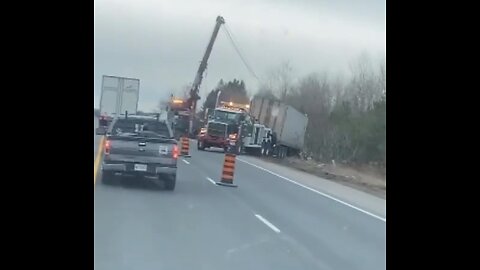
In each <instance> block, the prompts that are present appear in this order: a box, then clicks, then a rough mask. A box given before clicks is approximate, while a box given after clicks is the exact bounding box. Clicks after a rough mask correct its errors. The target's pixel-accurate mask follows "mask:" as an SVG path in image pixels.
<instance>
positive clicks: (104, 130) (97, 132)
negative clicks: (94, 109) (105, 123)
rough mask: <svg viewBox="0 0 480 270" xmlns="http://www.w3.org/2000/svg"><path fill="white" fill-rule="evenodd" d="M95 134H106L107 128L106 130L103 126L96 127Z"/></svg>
mask: <svg viewBox="0 0 480 270" xmlns="http://www.w3.org/2000/svg"><path fill="white" fill-rule="evenodd" d="M95 134H97V135H106V134H107V130H106V129H105V128H104V127H98V128H97V129H96V130H95Z"/></svg>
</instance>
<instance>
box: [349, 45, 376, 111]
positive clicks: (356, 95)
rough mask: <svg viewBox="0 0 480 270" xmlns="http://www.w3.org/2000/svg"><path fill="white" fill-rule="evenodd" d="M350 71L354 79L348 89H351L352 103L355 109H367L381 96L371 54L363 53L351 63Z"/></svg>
mask: <svg viewBox="0 0 480 270" xmlns="http://www.w3.org/2000/svg"><path fill="white" fill-rule="evenodd" d="M350 71H351V72H352V80H351V85H350V87H349V88H348V89H349V90H350V91H351V93H350V94H351V98H352V99H353V100H352V103H353V104H354V106H355V107H356V108H355V109H358V110H359V111H366V110H368V109H369V108H371V107H372V106H373V103H374V102H375V100H376V99H378V98H379V97H380V96H379V95H378V94H379V91H378V84H377V83H376V76H375V72H374V70H373V67H372V61H371V57H370V55H369V54H367V53H366V52H364V53H362V54H361V55H360V56H359V57H358V58H357V59H356V60H355V61H354V62H352V63H351V64H350Z"/></svg>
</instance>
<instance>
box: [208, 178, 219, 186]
mask: <svg viewBox="0 0 480 270" xmlns="http://www.w3.org/2000/svg"><path fill="white" fill-rule="evenodd" d="M206 178H207V180H208V181H210V183H212V184H214V185H217V184H216V183H215V181H213V180H212V178H210V177H206Z"/></svg>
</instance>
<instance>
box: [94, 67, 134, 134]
mask: <svg viewBox="0 0 480 270" xmlns="http://www.w3.org/2000/svg"><path fill="white" fill-rule="evenodd" d="M139 90H140V80H139V79H132V78H124V77H116V76H106V75H104V76H103V77H102V89H101V91H102V92H101V96H100V108H99V110H100V117H99V119H98V120H99V123H98V128H97V132H96V133H97V134H99V135H102V134H104V133H105V132H106V130H107V129H108V125H109V124H110V123H111V121H112V120H113V118H114V117H115V116H117V115H120V114H124V113H125V112H126V111H127V112H128V113H129V114H136V113H137V109H138V98H139Z"/></svg>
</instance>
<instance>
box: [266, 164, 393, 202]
mask: <svg viewBox="0 0 480 270" xmlns="http://www.w3.org/2000/svg"><path fill="white" fill-rule="evenodd" d="M268 160H269V161H272V162H275V163H280V164H283V165H286V166H289V167H292V168H295V169H297V170H300V171H304V172H307V173H310V174H313V175H316V176H319V177H321V178H324V179H329V180H332V181H335V182H338V183H341V184H344V185H347V186H350V187H353V188H356V189H360V190H362V191H365V192H368V193H370V194H373V195H375V196H379V197H381V198H384V199H386V190H387V185H386V175H385V169H381V168H376V167H374V166H356V167H353V166H348V165H344V164H338V163H336V164H335V165H333V164H322V163H318V162H315V161H313V160H302V159H299V158H286V159H284V160H278V159H273V158H269V159H268Z"/></svg>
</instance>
